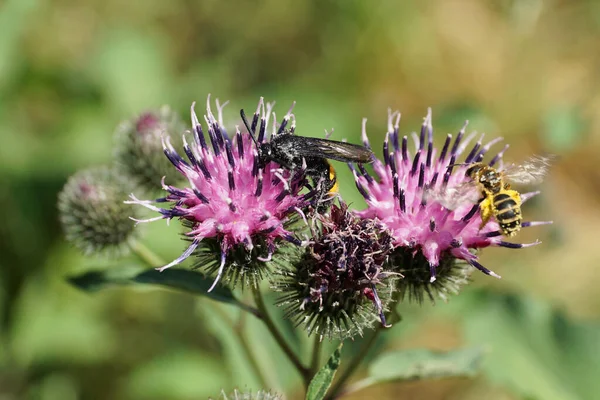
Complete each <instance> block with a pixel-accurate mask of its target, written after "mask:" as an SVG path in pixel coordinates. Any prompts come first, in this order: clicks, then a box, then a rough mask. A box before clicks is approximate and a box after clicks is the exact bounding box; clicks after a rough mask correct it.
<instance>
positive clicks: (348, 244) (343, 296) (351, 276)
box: [275, 203, 399, 339]
mask: <svg viewBox="0 0 600 400" xmlns="http://www.w3.org/2000/svg"><path fill="white" fill-rule="evenodd" d="M313 218H314V219H313V221H312V222H313V224H315V223H316V224H317V225H315V226H317V228H315V229H314V230H315V231H316V230H318V231H316V232H313V238H312V240H311V243H310V244H309V245H308V246H307V248H306V249H305V251H304V252H303V253H302V254H301V256H300V259H299V261H297V262H295V263H294V264H293V266H292V268H291V269H290V268H289V267H288V268H285V266H284V265H282V267H283V268H282V269H281V271H280V275H281V278H280V279H279V280H278V281H276V282H275V288H276V289H278V290H279V291H281V292H283V295H282V297H281V299H280V300H279V301H278V304H281V305H283V306H285V308H286V314H287V316H288V317H289V318H291V319H292V320H294V321H295V322H296V323H297V324H302V323H303V324H304V325H305V326H306V329H307V331H308V333H309V334H311V333H316V334H317V335H321V336H327V337H329V338H333V337H335V338H341V339H344V338H348V337H352V336H354V335H356V334H362V331H363V329H365V328H368V327H371V326H372V325H373V323H374V322H375V321H376V320H378V319H379V320H380V321H381V324H383V325H384V326H387V324H386V319H385V315H384V312H385V311H386V310H387V307H388V305H389V302H390V298H391V293H392V290H393V282H392V281H393V279H392V277H393V276H399V274H393V273H391V272H390V271H388V270H385V269H384V265H385V264H386V262H387V260H388V256H389V254H390V252H391V251H392V248H393V246H392V237H391V236H390V234H389V232H388V231H386V230H385V229H383V228H382V227H381V226H380V225H379V224H378V223H377V222H376V221H374V220H370V219H360V218H358V217H356V216H354V215H353V214H351V213H350V212H348V206H347V205H346V204H345V203H341V204H340V206H337V205H333V206H332V207H331V211H330V216H328V215H321V214H314V215H313ZM292 259H293V258H292Z"/></svg>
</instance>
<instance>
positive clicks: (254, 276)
mask: <svg viewBox="0 0 600 400" xmlns="http://www.w3.org/2000/svg"><path fill="white" fill-rule="evenodd" d="M216 104H217V116H216V117H215V115H214V114H213V112H212V109H211V104H210V96H209V97H208V99H207V104H206V115H205V116H204V122H205V124H206V125H205V126H206V133H207V134H208V138H209V140H208V141H207V140H206V138H205V131H204V129H203V128H202V125H201V124H200V121H199V119H198V117H197V115H196V113H195V111H194V104H192V107H191V119H192V132H188V133H187V134H184V136H183V153H184V154H185V157H186V159H184V158H183V157H182V156H181V155H180V153H178V152H177V150H175V148H174V147H173V146H172V145H171V142H170V139H169V137H166V138H163V143H162V144H163V149H164V154H165V155H166V157H167V159H168V160H169V161H170V162H171V163H172V164H173V166H174V167H175V169H176V170H177V171H178V172H179V173H180V174H181V175H183V177H184V178H185V179H186V180H187V183H188V184H187V185H186V187H181V188H180V187H175V186H172V185H169V184H168V183H166V182H165V180H164V179H163V183H162V188H163V190H164V191H165V192H166V193H167V195H166V196H165V197H163V198H160V199H157V200H155V201H148V200H139V199H138V198H136V197H135V196H134V195H132V196H131V201H129V203H133V204H138V205H141V206H144V207H146V208H148V209H150V210H152V211H154V212H156V213H158V216H156V217H154V218H149V219H147V220H144V221H138V222H148V221H154V220H158V219H167V220H170V219H173V218H179V219H180V220H182V221H183V223H184V226H186V227H187V228H188V229H189V230H188V231H187V232H186V233H185V237H186V238H187V239H188V240H189V241H190V245H189V247H188V248H187V249H186V250H185V251H184V252H183V254H181V256H179V257H178V258H177V259H175V260H173V261H172V262H170V263H169V264H167V265H164V266H162V267H160V268H158V269H159V270H161V271H162V270H164V269H166V268H169V267H172V266H174V265H177V264H180V263H181V262H183V261H184V260H185V259H186V258H188V257H189V256H190V255H192V254H194V253H195V254H196V255H198V256H199V257H200V259H199V263H198V265H199V268H203V269H205V270H206V271H208V272H209V273H212V272H216V278H215V280H214V283H213V285H212V287H211V288H210V290H212V289H213V288H214V287H215V285H216V284H217V282H219V280H220V279H221V278H226V279H227V280H232V281H233V282H234V283H235V282H237V280H238V278H240V277H245V278H247V279H245V281H249V282H250V283H252V284H255V283H256V282H257V280H258V279H260V277H261V276H262V271H263V270H264V269H265V267H266V266H265V262H266V261H267V260H270V259H271V256H272V254H273V253H274V252H275V251H276V249H277V242H278V241H279V240H287V241H291V242H297V239H295V238H294V236H293V234H292V232H291V231H290V230H288V226H289V224H290V223H292V222H293V221H295V220H296V219H297V218H298V212H297V210H299V209H301V208H303V207H305V206H306V205H307V204H309V200H310V199H308V198H307V197H306V196H305V195H302V194H300V191H301V190H302V188H303V187H304V184H305V176H304V175H305V174H304V171H303V170H297V171H288V170H283V169H280V168H279V166H278V165H277V164H275V163H266V165H262V164H261V163H259V160H258V157H257V155H258V152H257V149H256V146H255V144H254V143H253V141H252V140H251V138H250V136H249V134H248V133H247V132H242V131H240V129H239V127H238V126H236V127H235V133H234V134H233V135H232V136H233V137H230V135H229V134H228V132H227V130H226V128H225V126H224V124H223V107H224V104H223V105H221V104H219V102H218V100H217V102H216ZM271 108H272V107H271V105H269V104H267V107H266V110H265V104H264V102H263V99H262V98H261V99H260V102H259V104H258V108H257V111H256V113H255V114H254V117H253V120H252V126H253V128H255V127H256V126H257V125H258V123H259V121H260V128H259V132H260V133H259V138H260V139H259V143H260V141H261V140H263V139H264V138H265V134H266V133H267V131H268V130H269V129H267V128H268V127H269V126H270V124H271V123H272V126H273V130H272V132H276V123H275V118H276V117H275V114H274V113H272V112H271ZM290 114H291V112H288V114H286V117H285V120H289V118H290ZM189 136H191V137H192V139H191V140H190V139H189ZM165 203H166V204H168V207H166V208H163V207H160V205H161V204H165Z"/></svg>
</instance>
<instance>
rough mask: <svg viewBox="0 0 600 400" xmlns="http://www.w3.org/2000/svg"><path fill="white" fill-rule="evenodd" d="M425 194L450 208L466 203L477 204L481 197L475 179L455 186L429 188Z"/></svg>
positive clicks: (453, 208)
mask: <svg viewBox="0 0 600 400" xmlns="http://www.w3.org/2000/svg"><path fill="white" fill-rule="evenodd" d="M425 195H426V197H427V199H428V200H433V201H437V202H438V203H440V204H441V205H442V206H444V207H446V208H447V209H449V210H455V209H457V208H458V207H460V206H462V205H464V204H465V203H466V204H475V203H477V202H478V201H479V199H480V198H481V194H480V193H479V190H478V188H477V184H475V182H474V181H465V182H463V183H461V184H459V185H456V186H453V187H447V188H438V189H432V190H428V191H427V192H426V194H425Z"/></svg>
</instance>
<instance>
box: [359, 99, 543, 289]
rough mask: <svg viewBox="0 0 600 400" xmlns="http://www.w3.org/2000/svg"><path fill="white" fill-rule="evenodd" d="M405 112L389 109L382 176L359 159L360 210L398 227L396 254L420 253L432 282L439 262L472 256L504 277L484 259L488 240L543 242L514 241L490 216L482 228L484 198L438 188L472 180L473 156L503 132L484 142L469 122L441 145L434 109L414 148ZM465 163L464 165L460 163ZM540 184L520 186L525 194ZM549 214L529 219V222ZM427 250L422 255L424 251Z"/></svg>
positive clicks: (498, 158)
mask: <svg viewBox="0 0 600 400" xmlns="http://www.w3.org/2000/svg"><path fill="white" fill-rule="evenodd" d="M399 122H400V114H399V113H397V112H395V113H391V112H390V113H389V117H388V132H387V134H386V136H385V141H384V143H383V162H382V161H380V160H375V162H374V164H373V168H374V170H375V174H376V178H374V177H372V176H370V175H369V174H368V173H367V171H365V169H364V168H362V167H360V166H359V170H358V171H357V170H356V169H355V168H354V167H352V170H353V172H354V177H355V182H356V186H357V188H358V190H359V191H360V192H361V194H362V195H363V196H364V198H365V200H366V202H367V205H368V207H367V209H366V210H364V211H360V212H358V215H360V216H361V217H363V218H376V219H378V220H380V221H381V223H382V224H383V225H384V226H385V227H386V228H387V229H389V230H390V231H391V232H392V236H393V240H394V245H395V246H396V253H400V256H399V257H396V260H400V259H402V258H403V255H404V254H413V256H414V257H413V258H414V259H421V260H422V261H423V264H424V265H421V268H424V269H428V270H429V275H430V282H434V281H435V280H436V274H437V272H438V267H439V266H440V264H444V265H447V261H446V260H445V259H446V258H451V259H457V260H465V261H466V262H467V263H469V264H471V265H472V266H473V267H475V268H477V269H479V270H480V271H482V272H484V273H485V274H488V275H491V276H494V277H497V278H499V277H500V276H499V275H497V274H495V273H494V272H492V271H490V270H488V269H487V268H485V267H484V266H482V265H481V264H480V263H479V262H478V258H477V255H476V254H475V252H476V250H477V249H481V248H484V247H487V246H502V247H508V248H522V247H528V246H532V245H536V244H538V243H539V242H535V243H530V244H518V243H509V242H506V241H504V240H503V237H502V233H501V231H500V230H499V226H498V223H497V222H496V221H495V220H491V221H490V222H489V223H487V224H486V225H485V226H484V227H482V228H481V229H480V225H481V217H480V207H479V205H478V203H477V202H473V201H468V200H466V199H465V201H463V202H462V203H460V204H457V206H456V207H452V208H451V209H450V208H448V207H446V206H444V205H442V204H441V203H440V201H438V200H436V196H432V195H431V194H433V193H440V192H448V191H451V190H454V189H457V188H459V187H461V186H462V185H464V184H466V183H468V181H469V180H470V178H469V177H468V176H466V175H465V171H466V169H467V168H468V165H469V164H472V163H474V162H481V161H483V159H484V157H485V155H486V154H487V153H488V151H489V150H490V148H491V147H492V145H494V144H496V143H498V142H499V141H500V140H502V138H497V139H494V140H491V141H490V142H488V143H486V144H483V142H482V140H483V135H481V137H480V138H479V140H478V141H477V142H476V143H475V144H474V145H471V147H470V149H469V150H468V151H467V149H468V148H469V145H470V143H471V141H472V140H473V138H474V137H475V135H476V134H475V133H472V134H470V135H468V136H467V137H465V129H466V126H467V123H465V125H464V126H463V127H462V129H461V130H460V131H459V132H458V134H457V135H456V138H455V139H454V140H453V136H452V135H451V134H448V135H447V137H446V141H445V142H444V145H443V147H442V149H441V150H439V149H437V148H435V147H434V146H433V127H432V123H431V110H429V112H428V114H427V117H426V118H425V119H424V122H423V125H422V126H421V131H420V135H417V134H415V133H413V135H412V136H413V140H414V146H415V150H414V152H413V151H411V150H409V138H408V137H407V136H404V137H402V138H400V136H399ZM362 134H363V141H364V142H365V145H367V146H368V145H369V142H368V139H367V134H366V120H363V129H362ZM507 148H508V145H507V146H505V147H504V149H502V150H501V151H500V152H499V153H497V154H496V155H495V156H493V157H492V158H491V159H490V161H489V162H487V164H488V165H489V166H495V165H497V166H498V168H499V169H502V156H503V154H504V152H505V151H506V149H507ZM459 163H460V164H461V165H457V164H459ZM537 193H539V192H531V193H525V194H521V200H522V201H523V202H525V201H526V200H528V199H529V198H531V197H532V196H534V195H536V194H537ZM543 223H544V222H523V224H522V226H523V227H528V226H533V225H539V224H543ZM419 256H422V257H419Z"/></svg>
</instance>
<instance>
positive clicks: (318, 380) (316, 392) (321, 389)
mask: <svg viewBox="0 0 600 400" xmlns="http://www.w3.org/2000/svg"><path fill="white" fill-rule="evenodd" d="M342 345H343V343H340V345H339V346H338V348H337V349H335V351H334V352H333V354H332V355H331V357H329V360H327V364H325V365H324V366H323V367H322V368H321V369H320V370H319V372H317V374H316V375H315V376H314V378H313V379H312V381H310V385H309V386H308V390H307V392H306V400H321V399H323V398H324V397H325V394H327V390H328V389H329V386H331V382H332V381H333V378H334V377H335V373H336V371H337V369H338V367H339V366H340V360H341V355H342Z"/></svg>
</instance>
